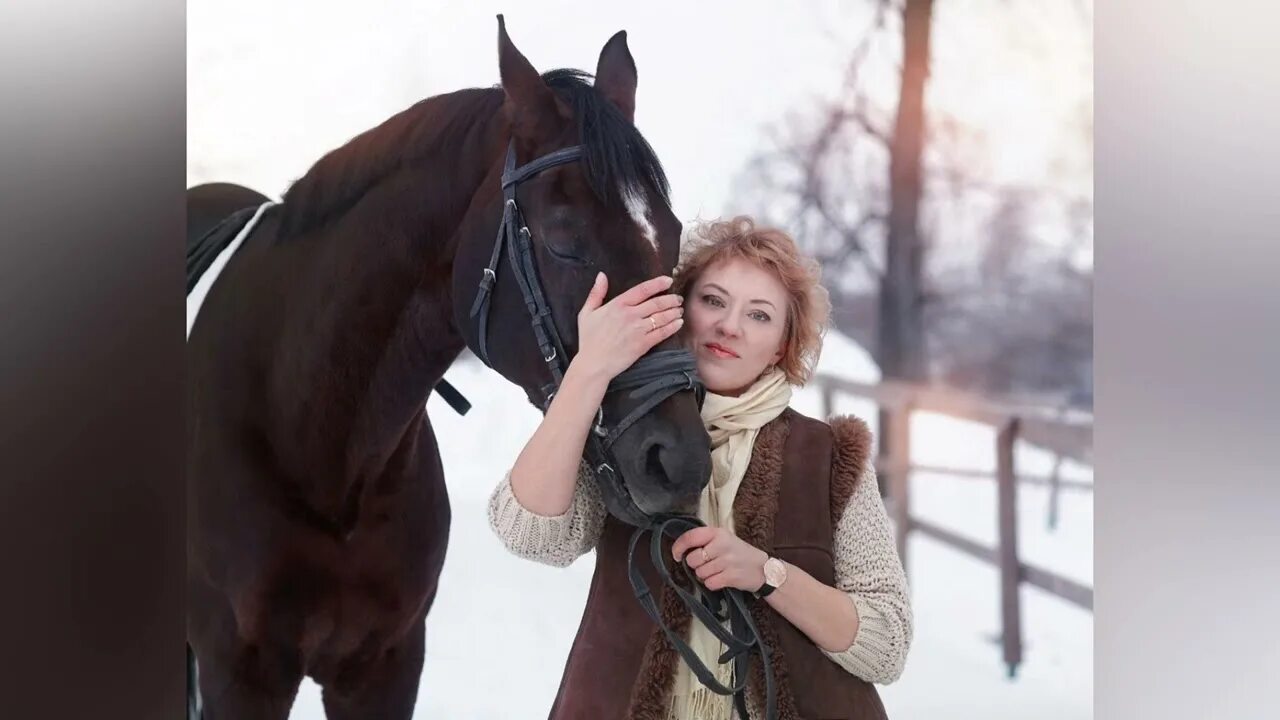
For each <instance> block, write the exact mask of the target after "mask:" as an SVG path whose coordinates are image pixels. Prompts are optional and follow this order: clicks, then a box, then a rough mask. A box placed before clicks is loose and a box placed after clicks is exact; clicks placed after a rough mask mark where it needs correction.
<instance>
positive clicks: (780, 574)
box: [764, 558, 787, 587]
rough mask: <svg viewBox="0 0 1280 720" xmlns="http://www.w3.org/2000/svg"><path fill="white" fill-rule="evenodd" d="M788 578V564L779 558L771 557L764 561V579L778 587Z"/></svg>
mask: <svg viewBox="0 0 1280 720" xmlns="http://www.w3.org/2000/svg"><path fill="white" fill-rule="evenodd" d="M786 579H787V566H786V565H783V564H782V561H781V560H779V559H778V558H769V559H768V560H766V561H765V563H764V581H765V582H767V583H769V584H770V585H772V586H774V587H778V586H779V585H781V584H782V583H783V581H785V580H786Z"/></svg>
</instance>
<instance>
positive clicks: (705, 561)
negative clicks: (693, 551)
mask: <svg viewBox="0 0 1280 720" xmlns="http://www.w3.org/2000/svg"><path fill="white" fill-rule="evenodd" d="M698 549H699V550H701V551H702V564H703V565H706V564H707V563H709V562H711V558H709V557H707V549H706V548H698Z"/></svg>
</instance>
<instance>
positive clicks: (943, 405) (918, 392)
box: [811, 374, 1093, 677]
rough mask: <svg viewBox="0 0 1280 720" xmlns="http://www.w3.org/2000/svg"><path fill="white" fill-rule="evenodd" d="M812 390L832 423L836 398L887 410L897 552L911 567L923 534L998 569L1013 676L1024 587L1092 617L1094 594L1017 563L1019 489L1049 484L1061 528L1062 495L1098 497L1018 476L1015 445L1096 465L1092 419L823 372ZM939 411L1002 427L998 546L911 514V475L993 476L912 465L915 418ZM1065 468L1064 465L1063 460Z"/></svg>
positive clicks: (883, 444)
mask: <svg viewBox="0 0 1280 720" xmlns="http://www.w3.org/2000/svg"><path fill="white" fill-rule="evenodd" d="M811 385H812V386H814V387H817V388H819V390H820V391H821V393H822V414H823V416H824V417H830V415H831V414H832V410H833V407H834V404H835V397H836V395H837V393H842V394H847V395H853V396H856V397H860V398H865V399H868V400H871V401H873V402H875V403H876V404H877V405H878V406H879V408H880V411H881V423H882V427H881V432H879V433H877V437H878V439H879V452H878V457H877V458H876V470H877V473H878V474H879V475H880V481H881V494H882V496H885V508H886V510H887V511H888V512H889V514H890V516H891V517H892V518H893V520H894V526H895V528H896V532H897V544H898V554H899V556H900V557H901V558H902V563H903V567H908V558H907V536H908V534H909V533H911V532H919V533H922V534H924V535H926V536H928V537H931V538H933V539H934V540H937V541H939V542H941V543H944V544H946V545H948V546H950V547H952V548H954V549H956V550H959V551H961V552H964V553H966V554H968V555H970V556H972V557H974V558H977V559H979V560H982V561H985V562H988V563H991V564H992V565H995V566H997V567H998V568H999V570H1000V605H1001V630H1002V632H1001V644H1002V649H1003V654H1004V662H1005V666H1006V667H1007V668H1008V672H1009V676H1010V677H1013V676H1015V674H1016V673H1017V669H1018V665H1019V664H1020V663H1021V662H1022V608H1021V603H1020V601H1019V594H1018V589H1019V586H1020V585H1021V584H1022V583H1027V584H1029V585H1033V586H1035V587H1038V588H1040V589H1041V590H1044V591H1045V592H1048V593H1050V594H1052V595H1055V596H1057V597H1059V598H1062V599H1063V600H1065V601H1067V602H1070V603H1073V604H1075V605H1077V606H1079V607H1081V608H1084V609H1086V610H1089V611H1090V612H1092V611H1093V588H1091V587H1088V586H1085V585H1082V584H1080V583H1078V582H1076V581H1074V580H1071V579H1069V578H1066V577H1063V576H1061V575H1058V574H1056V573H1054V572H1051V571H1049V570H1046V569H1043V568H1039V567H1035V566H1033V565H1029V564H1027V563H1025V562H1022V561H1021V560H1020V559H1019V557H1018V517H1017V500H1018V485H1019V483H1022V484H1030V483H1034V484H1047V485H1048V486H1049V488H1050V510H1049V525H1050V527H1054V526H1055V525H1056V523H1057V508H1058V497H1059V493H1060V492H1061V491H1062V490H1064V489H1066V490H1075V491H1087V492H1092V490H1093V486H1092V484H1091V483H1081V482H1078V481H1068V480H1063V479H1060V478H1059V477H1058V472H1057V471H1056V468H1055V471H1054V472H1053V473H1051V474H1050V475H1049V476H1048V477H1047V478H1046V477H1032V476H1022V475H1019V474H1018V472H1017V469H1016V467H1015V463H1014V452H1013V448H1014V443H1015V442H1016V441H1017V440H1019V439H1022V440H1025V441H1026V442H1028V443H1031V444H1033V445H1038V446H1040V447H1043V448H1045V449H1047V450H1049V451H1051V452H1054V453H1056V454H1057V455H1058V457H1059V458H1060V459H1061V458H1071V459H1074V460H1078V461H1080V462H1083V463H1092V454H1093V419H1092V416H1091V415H1089V414H1087V413H1078V412H1068V411H1062V410H1051V409H1047V408H1046V406H1045V405H1044V404H1031V403H1028V404H1013V403H1008V402H1005V403H1000V402H993V401H991V400H990V399H987V398H983V397H981V396H977V395H972V394H968V393H962V392H956V391H951V390H943V389H936V388H922V387H918V386H913V385H907V384H902V383H895V382H883V383H878V384H874V385H871V384H865V383H856V382H851V381H848V380H844V379H841V378H836V377H831V376H827V375H822V374H819V375H817V376H815V377H814V378H813V381H812V382H811ZM916 411H924V412H931V413H938V414H941V415H946V416H950V417H954V418H960V419H964V420H970V421H974V422H978V423H983V424H986V425H990V426H992V427H994V428H996V431H997V432H996V441H995V446H994V447H993V448H992V450H993V452H995V456H996V472H995V475H994V479H995V481H996V485H997V508H996V517H997V526H998V528H997V529H998V540H997V545H996V547H994V548H993V547H987V546H985V545H982V544H980V543H978V542H975V541H973V540H971V539H969V538H966V537H964V536H962V535H959V534H957V533H955V532H952V531H950V530H948V529H946V528H943V527H940V526H938V525H936V524H934V523H931V522H928V521H926V520H922V519H920V518H917V517H914V516H912V514H911V506H910V492H909V489H910V488H909V483H910V478H911V473H912V472H930V473H945V474H951V475H955V476H959V477H968V478H979V479H980V478H984V477H985V478H991V477H993V476H992V475H990V474H988V473H981V472H975V471H972V470H960V469H948V468H939V467H927V466H919V465H913V464H912V463H911V422H910V421H911V414H912V413H913V412H916ZM1059 464H1060V461H1059Z"/></svg>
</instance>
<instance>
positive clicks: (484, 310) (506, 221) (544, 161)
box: [471, 140, 705, 527]
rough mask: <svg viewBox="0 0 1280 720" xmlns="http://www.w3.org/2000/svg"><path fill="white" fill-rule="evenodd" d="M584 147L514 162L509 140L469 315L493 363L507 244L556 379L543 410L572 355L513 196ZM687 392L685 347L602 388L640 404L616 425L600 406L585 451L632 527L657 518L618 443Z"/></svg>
mask: <svg viewBox="0 0 1280 720" xmlns="http://www.w3.org/2000/svg"><path fill="white" fill-rule="evenodd" d="M583 152H584V150H583V147H582V146H581V145H574V146H572V147H567V148H564V149H562V150H556V151H555V152H551V153H548V154H546V155H543V156H542V157H540V158H537V159H536V160H533V161H531V162H529V163H528V164H526V165H523V166H521V167H518V168H517V167H516V151H515V141H514V140H513V141H512V142H511V144H510V145H508V147H507V159H506V162H505V164H504V166H503V171H502V194H503V208H502V223H501V224H500V225H499V226H498V238H497V240H496V241H495V242H494V245H493V253H492V255H491V256H490V257H489V264H488V266H487V267H485V269H484V275H483V276H482V277H481V278H480V289H479V291H478V292H477V293H476V298H475V301H474V302H473V303H472V305H471V319H472V321H473V322H475V323H476V347H473V348H472V350H474V351H475V353H476V355H477V356H478V357H479V358H480V359H481V360H482V361H483V362H484V363H485V364H486V365H489V366H490V367H492V366H493V363H492V362H490V358H489V330H488V328H489V305H490V300H491V298H492V294H493V286H494V284H495V283H496V282H497V280H498V263H499V262H501V260H502V251H503V248H504V247H505V248H506V255H507V259H508V261H509V263H510V265H511V270H512V274H513V275H515V278H516V282H517V283H518V284H519V285H520V294H521V295H523V296H524V304H525V308H526V309H527V310H528V311H529V319H530V322H531V323H532V325H533V334H534V337H535V338H536V339H537V341H538V350H539V352H540V353H541V355H542V359H543V361H544V362H545V363H546V364H547V369H548V370H549V371H550V373H551V382H550V383H548V384H547V385H544V386H543V387H542V388H541V390H542V397H543V399H542V401H541V408H540V409H541V410H542V411H543V412H544V413H545V412H546V410H547V407H548V406H550V404H551V399H552V398H553V397H554V396H555V394H556V391H557V390H559V388H560V383H561V381H562V380H563V379H564V373H565V370H566V369H567V368H568V363H569V358H568V356H567V355H566V354H565V351H564V343H563V342H562V341H561V337H560V333H559V332H557V331H556V325H555V319H554V317H552V314H551V305H550V304H549V303H548V302H547V297H546V293H545V292H543V288H542V282H541V280H540V279H539V276H538V270H537V266H536V265H535V264H534V260H533V242H532V236H531V235H530V233H529V227H528V225H526V224H525V222H524V216H523V214H522V213H521V212H520V206H519V204H518V203H517V202H516V188H517V187H518V186H519V184H520V183H521V182H523V181H525V180H528V179H530V178H532V177H534V176H536V175H537V174H538V173H540V172H542V171H544V170H548V169H550V168H553V167H556V166H558V165H565V164H567V163H571V162H576V161H578V160H580V159H581V158H582V156H583ZM683 390H692V391H694V393H695V394H697V396H698V401H699V404H701V399H702V395H703V393H704V392H705V388H704V387H703V384H702V381H701V379H700V378H699V377H698V371H697V366H696V364H695V362H694V358H693V353H691V352H689V351H688V350H685V349H680V350H656V351H650V352H649V353H647V354H646V355H644V356H643V357H641V358H640V359H639V360H637V361H636V362H635V364H634V365H632V366H631V367H630V368H628V369H627V370H625V371H623V372H622V373H620V374H619V375H617V376H616V377H614V378H613V380H611V381H610V382H609V386H608V389H607V390H606V391H605V392H606V394H610V393H621V392H627V393H629V394H628V398H629V399H632V400H638V404H637V405H636V406H635V408H634V409H633V410H632V411H631V412H630V413H628V414H627V416H626V417H624V418H622V419H620V420H618V421H617V422H616V423H607V422H606V418H605V417H604V409H603V408H598V409H597V410H596V419H595V422H594V424H593V426H592V429H591V432H590V433H588V434H587V442H586V446H585V448H584V455H585V457H586V459H587V461H588V462H589V464H590V465H591V471H592V473H593V474H594V475H595V477H596V480H597V481H598V482H599V483H600V489H601V491H602V494H603V495H604V497H605V503H606V505H607V506H608V509H609V511H610V512H611V513H613V515H615V516H616V517H617V518H618V519H620V520H622V521H624V522H626V523H628V524H630V525H634V526H636V527H648V526H649V524H650V523H651V522H652V517H651V516H650V515H649V514H648V513H646V512H644V511H643V510H641V509H640V508H639V507H637V506H636V504H635V502H634V501H632V500H631V494H630V493H629V492H627V489H626V485H625V483H624V482H623V481H622V476H621V473H619V472H618V470H617V469H616V468H617V467H618V463H617V461H616V460H615V459H614V456H613V452H612V448H613V444H614V442H616V441H617V439H618V438H619V437H620V436H621V435H622V433H624V432H626V431H627V429H628V428H630V427H631V426H632V425H634V424H635V422H636V421H637V420H639V419H640V418H641V417H643V416H644V415H646V414H647V413H648V412H649V411H650V410H652V409H653V408H654V407H656V406H657V405H658V404H659V403H661V402H662V401H664V400H666V399H667V398H669V397H671V396H672V395H674V394H676V393H678V392H680V391H683ZM535 404H537V403H535Z"/></svg>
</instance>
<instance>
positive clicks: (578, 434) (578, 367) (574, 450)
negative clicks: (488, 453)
mask: <svg viewBox="0 0 1280 720" xmlns="http://www.w3.org/2000/svg"><path fill="white" fill-rule="evenodd" d="M608 385H609V378H608V377H607V376H604V375H603V374H602V373H599V372H593V371H592V370H591V369H590V368H586V367H584V366H583V365H582V364H580V363H578V362H576V361H575V362H571V363H570V364H569V369H568V371H566V372H565V375H564V380H563V382H561V383H560V390H559V391H558V392H557V393H556V396H555V397H554V398H552V399H551V407H549V408H548V409H547V415H546V417H544V418H543V419H542V422H541V423H540V424H539V425H538V429H537V430H535V431H534V433H533V437H531V438H529V442H527V443H525V446H524V449H523V450H521V451H520V455H519V456H517V457H516V464H515V465H514V466H512V468H511V492H512V494H513V495H515V498H516V500H517V501H518V502H519V503H520V505H521V506H522V507H523V508H524V509H526V510H528V511H530V512H532V513H534V514H537V515H543V516H546V517H553V516H557V515H563V514H564V513H565V512H567V511H568V510H569V505H570V503H571V502H572V500H573V491H574V487H575V486H576V485H577V479H578V468H579V465H580V464H581V462H582V448H583V447H584V446H585V445H586V442H587V433H588V432H590V430H591V422H592V420H593V419H594V418H595V415H596V410H598V409H599V408H600V403H601V401H602V400H603V399H604V391H605V388H606V387H608Z"/></svg>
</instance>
